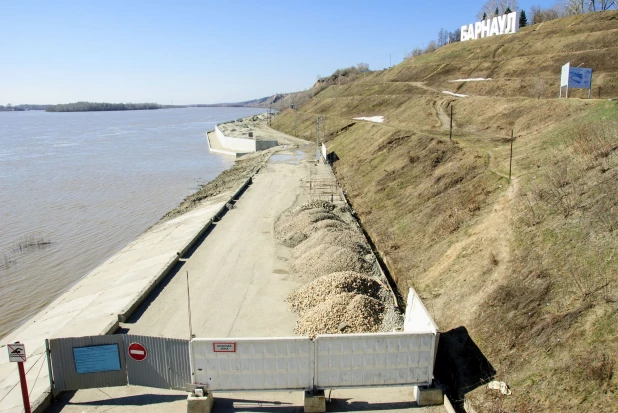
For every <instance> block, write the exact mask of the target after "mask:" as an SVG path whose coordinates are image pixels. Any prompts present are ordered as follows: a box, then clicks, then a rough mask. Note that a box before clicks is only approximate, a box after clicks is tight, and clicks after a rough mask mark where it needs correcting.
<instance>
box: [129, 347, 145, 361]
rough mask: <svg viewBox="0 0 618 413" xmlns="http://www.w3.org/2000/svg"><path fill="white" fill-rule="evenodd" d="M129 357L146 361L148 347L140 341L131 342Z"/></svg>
mask: <svg viewBox="0 0 618 413" xmlns="http://www.w3.org/2000/svg"><path fill="white" fill-rule="evenodd" d="M129 357H131V358H132V359H133V360H135V361H144V360H145V359H146V347H144V346H142V345H141V344H140V343H131V344H129Z"/></svg>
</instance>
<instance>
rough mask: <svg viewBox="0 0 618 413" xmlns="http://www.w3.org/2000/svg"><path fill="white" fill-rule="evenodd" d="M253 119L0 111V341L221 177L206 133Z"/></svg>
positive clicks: (230, 111) (172, 112)
mask: <svg viewBox="0 0 618 413" xmlns="http://www.w3.org/2000/svg"><path fill="white" fill-rule="evenodd" d="M261 112H263V110H260V109H249V108H186V109H160V110H148V111H122V112H79V113H46V112H42V111H29V112H0V297H1V299H0V337H3V336H4V335H6V334H7V333H8V332H10V331H11V330H13V329H15V328H16V327H17V326H18V325H19V324H21V323H22V322H24V321H25V320H27V319H28V318H29V317H30V316H32V315H33V314H35V313H36V312H38V311H39V310H40V309H41V308H43V307H45V306H46V305H47V304H49V303H50V302H51V301H52V300H53V299H54V298H56V297H57V296H58V295H60V294H61V293H62V292H63V291H64V290H66V289H67V288H68V287H69V286H70V285H72V284H73V283H75V282H76V281H78V280H79V279H80V278H81V277H83V276H84V275H85V274H87V273H88V272H89V271H91V270H92V269H93V268H95V267H96V266H97V265H98V264H100V263H102V262H103V261H104V260H105V259H106V258H108V257H109V256H111V255H112V254H114V253H115V252H117V251H119V250H120V249H122V247H124V246H125V245H126V244H128V243H129V242H130V241H132V240H133V239H135V238H136V237H137V236H138V235H139V234H141V233H142V232H144V231H145V230H146V229H147V228H149V227H150V226H151V225H153V224H154V223H156V222H157V221H158V220H159V219H160V218H161V217H162V216H163V215H164V214H165V213H166V212H167V211H169V210H171V209H172V208H174V207H175V206H177V205H178V204H179V203H180V202H181V201H182V200H183V199H184V198H185V197H186V196H187V195H189V194H190V193H192V192H194V191H195V190H197V189H198V188H199V186H200V185H201V184H205V183H206V182H208V181H210V180H211V179H213V178H214V177H215V176H217V175H218V174H219V173H221V172H222V171H223V170H225V169H227V168H229V167H230V166H231V165H232V164H233V162H234V158H232V157H228V156H223V155H218V154H211V153H209V151H208V146H207V143H206V135H205V133H206V131H207V130H212V129H213V128H214V125H215V124H217V123H220V122H223V121H227V120H231V119H237V118H240V117H244V116H250V115H252V114H256V113H261Z"/></svg>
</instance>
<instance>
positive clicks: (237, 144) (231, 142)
mask: <svg viewBox="0 0 618 413" xmlns="http://www.w3.org/2000/svg"><path fill="white" fill-rule="evenodd" d="M215 134H216V135H217V138H218V139H219V142H221V145H223V146H224V147H225V148H226V149H229V150H232V151H235V152H246V153H252V152H255V151H256V150H257V147H256V141H255V140H254V139H245V138H233V137H231V136H225V135H224V134H223V132H221V130H220V129H219V127H218V126H216V125H215Z"/></svg>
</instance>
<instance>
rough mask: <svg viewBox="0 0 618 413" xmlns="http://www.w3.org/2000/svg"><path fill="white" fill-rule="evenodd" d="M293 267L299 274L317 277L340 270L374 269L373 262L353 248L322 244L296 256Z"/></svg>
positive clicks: (366, 271)
mask: <svg viewBox="0 0 618 413" xmlns="http://www.w3.org/2000/svg"><path fill="white" fill-rule="evenodd" d="M292 267H293V268H294V271H296V272H297V273H298V274H299V275H301V276H303V277H305V278H309V279H315V278H318V277H321V276H323V275H328V274H332V273H334V272H340V271H355V272H359V273H369V272H371V271H372V269H373V263H371V262H369V261H367V260H365V258H364V257H363V256H361V255H358V254H357V253H356V252H355V251H353V250H351V249H348V248H345V247H341V246H338V245H328V244H320V245H318V246H317V247H315V248H313V249H311V250H309V251H307V252H306V253H304V254H303V255H301V256H299V257H298V258H296V259H295V260H294V262H293V263H292Z"/></svg>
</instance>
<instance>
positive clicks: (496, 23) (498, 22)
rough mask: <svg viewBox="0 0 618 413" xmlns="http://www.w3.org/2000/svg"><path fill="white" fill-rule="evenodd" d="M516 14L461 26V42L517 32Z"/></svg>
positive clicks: (517, 21) (517, 20)
mask: <svg viewBox="0 0 618 413" xmlns="http://www.w3.org/2000/svg"><path fill="white" fill-rule="evenodd" d="M518 14H519V13H518V12H513V13H509V14H503V15H502V16H496V17H494V18H493V19H485V20H483V21H481V22H476V23H473V24H468V25H466V26H461V41H462V42H464V41H466V40H473V39H480V38H482V37H489V36H496V35H499V34H509V33H515V32H517V31H519V19H518V18H517V17H518V16H517V15H518Z"/></svg>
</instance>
